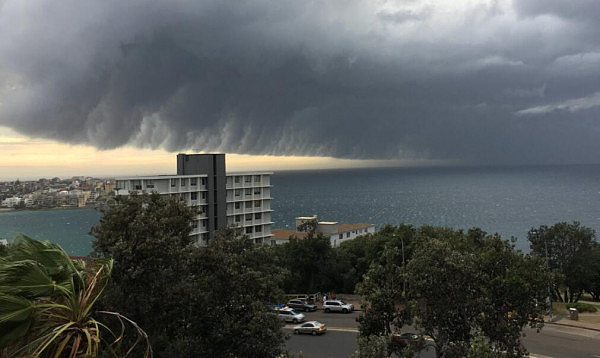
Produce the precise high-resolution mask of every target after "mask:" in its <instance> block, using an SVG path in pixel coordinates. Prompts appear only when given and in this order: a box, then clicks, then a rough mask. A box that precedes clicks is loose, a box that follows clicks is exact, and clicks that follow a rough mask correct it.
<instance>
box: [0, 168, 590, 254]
mask: <svg viewBox="0 0 600 358" xmlns="http://www.w3.org/2000/svg"><path fill="white" fill-rule="evenodd" d="M271 184H272V185H273V188H272V192H271V196H272V197H273V200H272V209H273V210H274V212H273V216H272V219H273V221H274V222H275V224H274V227H279V228H285V227H287V228H293V227H294V218H295V217H296V216H308V215H313V214H317V215H318V216H319V219H320V220H325V221H338V222H340V223H357V222H369V223H374V224H376V225H377V226H378V227H381V226H383V225H385V224H394V225H396V224H400V223H408V224H412V225H415V226H420V225H424V224H430V225H439V226H449V227H453V228H457V229H468V228H471V227H480V228H481V229H483V230H484V231H487V232H489V233H494V232H497V233H499V234H501V235H502V236H503V237H506V238H508V237H510V236H514V237H516V238H517V239H518V241H517V247H518V248H521V249H524V250H527V248H528V242H527V240H526V236H527V231H529V229H531V228H532V227H535V226H539V225H552V224H554V223H556V222H558V221H574V220H577V221H580V222H581V223H582V224H583V225H585V226H589V227H591V228H593V229H595V230H596V231H597V232H600V165H570V166H534V167H501V168H499V167H443V168H375V169H339V170H318V171H289V172H276V173H275V174H274V175H273V177H272V178H271ZM99 218H100V213H99V212H97V211H95V210H92V209H74V210H49V211H30V212H9V213H1V214H0V237H11V236H12V235H13V233H14V232H22V233H25V234H27V235H29V236H31V237H34V238H38V239H42V238H44V239H49V240H52V241H55V242H58V243H59V244H61V245H62V246H63V247H64V248H65V249H66V250H67V251H68V252H69V253H71V254H76V255H85V254H87V253H89V251H90V250H91V240H92V237H91V236H89V235H88V232H89V230H90V228H91V226H92V225H95V224H97V223H98V220H99Z"/></svg>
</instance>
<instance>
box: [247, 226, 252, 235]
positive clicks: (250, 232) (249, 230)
mask: <svg viewBox="0 0 600 358" xmlns="http://www.w3.org/2000/svg"><path fill="white" fill-rule="evenodd" d="M246 234H252V226H248V227H247V228H246Z"/></svg>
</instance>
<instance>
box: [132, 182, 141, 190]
mask: <svg viewBox="0 0 600 358" xmlns="http://www.w3.org/2000/svg"><path fill="white" fill-rule="evenodd" d="M133 188H134V189H135V190H142V183H141V182H140V181H139V180H134V181H133Z"/></svg>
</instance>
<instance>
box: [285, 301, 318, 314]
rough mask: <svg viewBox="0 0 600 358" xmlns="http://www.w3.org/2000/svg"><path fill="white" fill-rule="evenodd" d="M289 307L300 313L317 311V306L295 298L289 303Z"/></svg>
mask: <svg viewBox="0 0 600 358" xmlns="http://www.w3.org/2000/svg"><path fill="white" fill-rule="evenodd" d="M287 306H288V307H291V308H293V309H295V310H298V311H305V312H306V311H316V310H317V305H315V304H312V303H309V302H308V301H307V300H306V299H304V298H294V299H293V300H289V301H288V303H287Z"/></svg>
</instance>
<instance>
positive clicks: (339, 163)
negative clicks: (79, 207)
mask: <svg viewBox="0 0 600 358" xmlns="http://www.w3.org/2000/svg"><path fill="white" fill-rule="evenodd" d="M0 151H1V153H2V156H1V159H0V180H15V179H21V180H35V179H39V178H53V177H59V178H70V177H72V176H96V177H115V176H128V175H154V174H175V172H176V170H177V164H176V155H177V153H175V152H173V153H171V152H167V151H165V150H150V149H139V148H133V147H122V148H118V149H113V150H104V151H100V150H97V149H95V148H94V147H91V146H86V145H69V144H63V143H59V142H57V141H53V140H48V139H40V138H30V137H26V136H23V135H21V134H18V133H16V132H15V131H13V130H11V129H9V128H6V127H0ZM402 164H410V163H409V162H399V161H389V160H376V161H374V160H350V159H335V158H329V157H302V156H294V157H289V156H259V155H241V154H227V157H226V165H227V171H228V172H234V171H246V170H270V171H277V170H296V169H326V168H355V167H373V166H395V165H402Z"/></svg>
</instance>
